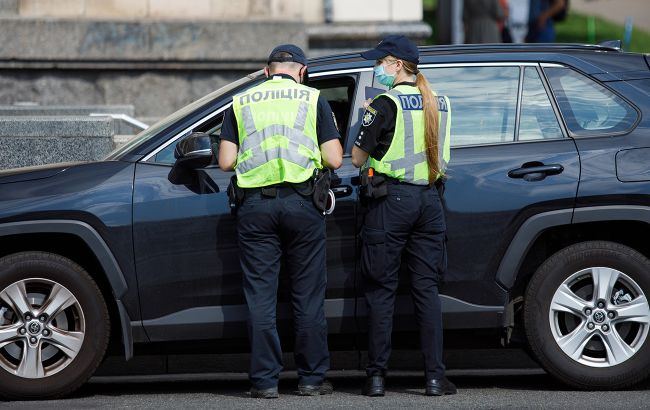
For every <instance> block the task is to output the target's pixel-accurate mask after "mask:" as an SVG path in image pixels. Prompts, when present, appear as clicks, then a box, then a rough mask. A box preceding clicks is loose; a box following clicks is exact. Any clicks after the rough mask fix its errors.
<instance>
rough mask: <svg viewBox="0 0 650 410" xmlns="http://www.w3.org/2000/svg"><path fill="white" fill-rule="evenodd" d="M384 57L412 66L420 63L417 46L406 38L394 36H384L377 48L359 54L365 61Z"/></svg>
mask: <svg viewBox="0 0 650 410" xmlns="http://www.w3.org/2000/svg"><path fill="white" fill-rule="evenodd" d="M386 56H393V57H397V58H399V59H400V60H404V61H409V62H411V63H414V64H418V63H419V62H420V52H419V51H418V46H417V45H415V43H414V42H412V41H411V40H409V39H408V38H406V37H404V36H401V35H396V34H392V35H390V36H386V37H385V38H384V39H383V40H381V41H380V42H379V44H377V47H375V48H373V49H371V50H368V51H364V52H363V53H361V57H363V58H365V59H366V60H379V59H380V58H384V57H386Z"/></svg>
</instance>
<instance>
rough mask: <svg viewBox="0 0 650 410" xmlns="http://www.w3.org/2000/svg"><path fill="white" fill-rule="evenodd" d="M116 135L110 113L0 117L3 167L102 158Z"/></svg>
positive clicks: (112, 144)
mask: <svg viewBox="0 0 650 410" xmlns="http://www.w3.org/2000/svg"><path fill="white" fill-rule="evenodd" d="M114 136H115V124H114V120H113V119H111V118H108V117H69V116H63V117H29V118H25V117H0V169H6V168H18V167H25V166H30V165H41V164H49V163H54V162H69V161H92V160H99V159H102V158H104V157H105V156H106V155H107V154H108V153H109V152H111V151H112V150H113V148H114V142H113V137H114Z"/></svg>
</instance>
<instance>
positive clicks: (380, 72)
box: [374, 64, 395, 87]
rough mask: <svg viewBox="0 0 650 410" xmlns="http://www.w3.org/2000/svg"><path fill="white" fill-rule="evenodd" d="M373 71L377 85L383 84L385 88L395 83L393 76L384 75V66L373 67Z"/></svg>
mask: <svg viewBox="0 0 650 410" xmlns="http://www.w3.org/2000/svg"><path fill="white" fill-rule="evenodd" d="M374 71H375V78H376V79H377V82H379V84H383V85H385V86H386V87H392V86H393V83H394V82H395V74H393V75H390V74H386V72H385V71H384V66H383V65H382V64H379V65H378V66H375V68H374Z"/></svg>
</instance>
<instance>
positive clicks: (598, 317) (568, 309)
mask: <svg viewBox="0 0 650 410" xmlns="http://www.w3.org/2000/svg"><path fill="white" fill-rule="evenodd" d="M649 273H650V260H648V258H646V257H645V256H643V255H642V254H640V253H639V252H637V251H635V250H633V249H631V248H629V247H627V246H624V245H621V244H618V243H613V242H605V241H591V242H582V243H578V244H574V245H571V246H568V247H566V248H564V249H563V250H561V251H559V252H557V253H556V254H554V255H553V256H551V257H550V258H548V259H547V260H546V261H545V262H544V263H543V264H542V265H541V266H540V267H539V269H538V270H537V271H536V272H535V274H534V275H533V277H532V279H531V281H530V282H529V284H528V288H527V290H526V295H525V304H524V320H525V330H526V336H527V339H528V342H529V345H530V348H531V350H532V352H533V354H534V356H535V357H536V358H537V359H538V360H539V362H540V363H541V365H542V366H543V367H544V369H545V370H546V371H547V372H548V373H550V374H551V375H553V376H555V377H556V378H558V379H560V380H561V381H563V382H564V383H567V384H569V385H571V386H573V387H576V388H580V389H593V390H606V389H622V388H625V387H629V386H631V385H633V384H635V383H637V382H639V381H641V380H643V379H644V378H646V377H647V376H648V374H649V373H650V338H649V337H648V328H649V326H650V313H649V312H648V301H647V299H646V298H647V296H648V295H650V277H649Z"/></svg>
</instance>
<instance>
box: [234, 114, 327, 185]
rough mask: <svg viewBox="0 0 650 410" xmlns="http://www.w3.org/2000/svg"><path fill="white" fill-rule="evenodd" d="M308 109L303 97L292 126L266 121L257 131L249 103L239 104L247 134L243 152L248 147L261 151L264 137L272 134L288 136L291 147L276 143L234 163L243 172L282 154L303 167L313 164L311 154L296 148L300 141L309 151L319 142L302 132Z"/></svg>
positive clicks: (314, 149) (313, 149)
mask: <svg viewBox="0 0 650 410" xmlns="http://www.w3.org/2000/svg"><path fill="white" fill-rule="evenodd" d="M308 111H309V104H307V103H306V102H304V101H303V102H301V103H300V106H299V107H298V115H297V116H296V121H295V122H294V125H293V128H292V127H289V126H286V125H283V124H273V125H269V126H268V127H266V128H264V129H263V130H260V131H257V128H255V120H253V113H252V112H251V107H250V106H248V105H247V106H245V107H242V110H241V115H242V119H243V120H244V128H245V129H246V138H245V139H244V142H243V144H242V145H241V147H240V152H242V153H243V152H246V151H247V150H249V149H251V150H253V151H258V152H257V153H258V154H261V153H262V152H261V151H262V143H263V142H264V140H265V139H266V138H269V137H272V136H274V135H284V136H285V137H287V138H289V144H290V145H291V146H292V147H291V149H287V148H284V147H277V148H276V151H275V152H273V151H271V152H269V150H266V151H265V152H264V154H265V155H253V156H252V157H250V158H248V159H247V160H244V161H242V162H239V163H237V169H238V170H239V171H240V172H241V173H246V172H248V171H250V170H252V169H254V168H257V167H259V166H260V165H264V164H265V163H266V162H268V161H269V160H271V159H276V158H282V159H285V160H287V161H291V162H293V163H294V164H297V165H300V166H301V167H303V168H309V167H310V166H311V165H313V161H312V160H311V158H310V157H307V156H305V155H302V154H301V153H300V152H299V151H298V145H299V144H302V145H304V146H305V147H307V148H309V149H310V150H311V151H316V150H318V145H317V144H316V143H315V142H314V141H313V140H312V139H311V138H309V137H308V136H306V135H305V134H304V133H303V130H304V129H305V122H306V121H307V112H308ZM312 168H313V167H312Z"/></svg>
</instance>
